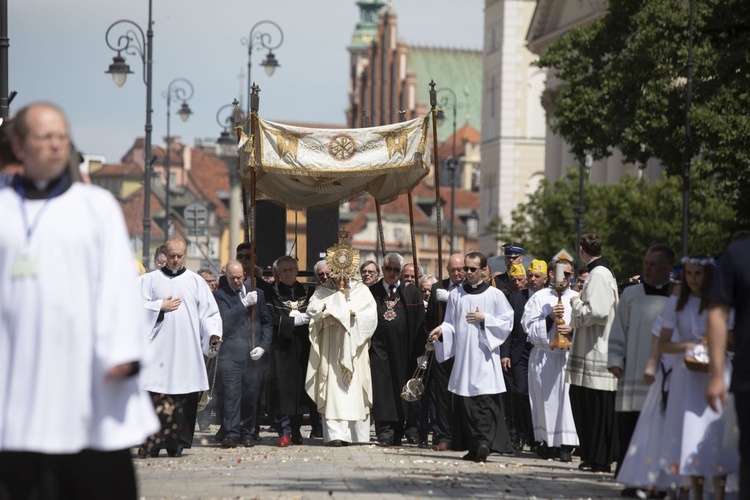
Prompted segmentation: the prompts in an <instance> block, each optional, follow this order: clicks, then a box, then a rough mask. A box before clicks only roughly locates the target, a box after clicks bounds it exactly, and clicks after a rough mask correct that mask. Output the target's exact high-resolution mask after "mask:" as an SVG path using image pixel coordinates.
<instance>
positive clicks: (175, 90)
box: [161, 78, 193, 238]
mask: <svg viewBox="0 0 750 500" xmlns="http://www.w3.org/2000/svg"><path fill="white" fill-rule="evenodd" d="M161 96H162V97H165V98H166V99H167V154H166V155H165V156H164V170H165V172H166V174H167V182H166V190H165V192H164V210H165V212H166V213H165V215H164V235H165V237H166V238H169V237H170V236H171V232H172V226H171V224H170V222H171V214H170V208H169V195H170V192H169V191H170V188H169V187H170V179H169V178H170V173H171V171H170V168H169V152H170V148H171V146H172V138H171V137H170V135H169V122H170V114H169V109H170V106H171V103H172V96H174V97H175V98H176V99H181V100H182V106H180V109H179V111H177V114H178V115H180V119H181V120H182V121H183V122H186V121H187V120H188V118H190V115H192V114H193V112H192V111H191V110H190V106H188V104H187V101H189V100H190V98H191V97H193V84H192V83H190V80H188V79H187V78H175V79H174V80H172V81H171V82H169V86H167V91H166V92H162V93H161Z"/></svg>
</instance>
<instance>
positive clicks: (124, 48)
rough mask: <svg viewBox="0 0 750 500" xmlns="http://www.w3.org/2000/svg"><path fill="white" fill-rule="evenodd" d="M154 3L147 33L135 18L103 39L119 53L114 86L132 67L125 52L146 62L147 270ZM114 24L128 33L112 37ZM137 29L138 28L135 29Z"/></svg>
mask: <svg viewBox="0 0 750 500" xmlns="http://www.w3.org/2000/svg"><path fill="white" fill-rule="evenodd" d="M151 4H152V0H149V1H148V24H147V27H146V35H145V36H144V34H143V30H142V29H141V27H140V26H138V25H137V24H136V23H134V22H133V21H130V20H128V19H121V20H119V21H115V22H114V23H112V24H111V25H110V26H109V28H107V33H106V34H105V35H104V40H105V41H106V42H107V46H108V47H109V48H110V49H112V50H114V51H115V52H117V55H116V56H114V57H113V58H112V64H110V65H109V69H108V70H107V71H106V72H105V73H109V74H111V75H112V80H114V82H115V85H117V86H118V87H122V86H123V84H124V83H125V79H126V78H127V76H128V74H130V73H132V71H130V66H128V64H127V63H125V58H124V57H122V53H123V52H124V53H125V54H129V55H134V56H135V55H137V56H140V58H141V62H142V63H143V83H145V84H146V126H145V131H146V138H145V146H144V147H145V158H144V165H143V261H142V262H143V266H144V267H145V268H146V269H148V268H149V264H150V253H151V248H150V247H151V169H152V165H151V163H152V161H151V129H152V126H151V88H152V82H153V75H152V63H153V50H154V44H153V42H154V40H153V38H154V30H153V21H152V20H151ZM115 26H122V27H123V28H124V29H125V32H124V33H123V34H122V35H120V36H118V37H117V38H116V39H114V40H115V41H114V43H112V41H111V40H110V37H109V34H110V32H111V31H112V29H113V28H114V27H115ZM136 30H137V31H136Z"/></svg>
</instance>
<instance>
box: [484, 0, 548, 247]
mask: <svg viewBox="0 0 750 500" xmlns="http://www.w3.org/2000/svg"><path fill="white" fill-rule="evenodd" d="M536 4H537V2H536V1H535V0H485V37H484V74H483V89H484V105H483V109H482V149H481V169H480V170H481V179H482V180H481V186H482V191H481V193H482V194H481V198H480V214H479V228H480V229H479V231H480V232H479V249H480V251H482V252H484V253H487V254H489V255H493V254H497V253H499V248H500V246H501V245H502V243H503V242H502V241H498V240H497V237H496V235H495V234H494V233H491V232H488V231H487V230H486V226H487V225H488V224H489V223H490V222H491V221H492V220H493V219H494V218H495V217H500V218H501V219H502V221H503V222H504V223H508V222H510V220H511V213H512V212H513V209H515V208H516V206H518V204H520V203H523V202H525V201H526V197H527V194H528V189H529V185H535V184H536V183H538V180H539V174H540V172H541V171H543V170H544V157H545V134H546V127H545V113H544V109H543V108H542V106H541V94H542V92H543V90H544V81H545V77H546V73H545V72H542V71H540V70H539V69H538V68H536V67H533V66H532V63H533V62H534V61H535V60H536V59H537V56H536V55H535V54H533V53H532V52H530V51H529V50H528V48H527V47H526V33H527V30H528V27H529V23H530V21H531V18H532V16H533V14H534V11H535V8H536Z"/></svg>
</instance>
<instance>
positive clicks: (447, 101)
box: [437, 87, 464, 255]
mask: <svg viewBox="0 0 750 500" xmlns="http://www.w3.org/2000/svg"><path fill="white" fill-rule="evenodd" d="M441 92H442V93H446V94H448V95H444V96H443V97H442V99H440V100H439V102H440V107H441V109H440V111H438V116H437V121H438V125H442V124H443V122H444V121H445V113H443V109H450V110H451V112H452V113H453V149H452V153H451V157H450V158H448V160H447V166H448V171H449V172H450V176H451V223H450V252H451V255H453V253H454V248H453V247H454V245H453V234H454V226H455V220H454V219H455V217H456V208H455V202H456V167H457V166H458V159H457V158H456V113H457V111H458V108H461V107H463V106H464V103H459V102H458V99H456V93H455V92H453V90H452V89H450V88H448V87H443V88H441V89H438V90H437V95H440V93H441ZM451 98H452V99H453V100H452V101H451Z"/></svg>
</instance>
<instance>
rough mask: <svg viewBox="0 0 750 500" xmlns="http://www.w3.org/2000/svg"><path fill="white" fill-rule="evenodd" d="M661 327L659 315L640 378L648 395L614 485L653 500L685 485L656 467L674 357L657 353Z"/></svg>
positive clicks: (674, 475) (666, 471) (677, 476)
mask: <svg viewBox="0 0 750 500" xmlns="http://www.w3.org/2000/svg"><path fill="white" fill-rule="evenodd" d="M675 291H676V292H678V293H679V286H676V287H675ZM674 293H675V292H674V291H673V294H674ZM661 328H662V317H661V316H659V317H657V318H656V320H655V321H654V325H653V327H652V328H651V333H652V334H653V335H654V336H653V339H654V342H652V344H651V354H650V355H649V359H648V362H647V363H646V369H645V370H644V372H643V379H644V380H645V382H646V383H647V384H649V389H648V394H647V395H646V400H645V401H644V403H643V408H642V409H641V414H640V416H639V417H638V423H637V425H636V426H635V430H634V431H633V437H632V438H631V439H630V444H629V446H628V450H627V452H626V453H625V459H624V460H623V463H622V466H621V467H620V471H619V472H618V474H617V482H619V483H623V484H625V485H626V486H629V487H635V488H639V489H641V490H644V491H645V492H649V493H650V494H651V495H652V496H655V497H658V494H657V492H660V491H661V492H665V491H668V490H671V489H674V488H675V487H678V486H684V485H685V483H686V480H685V479H684V478H683V476H680V475H679V474H677V473H676V472H674V471H670V470H668V469H667V468H663V467H660V465H659V456H660V453H661V446H662V439H661V438H662V435H663V433H664V415H665V409H666V404H667V401H668V397H667V396H668V394H669V384H670V380H671V375H672V368H673V364H674V358H675V356H676V355H675V354H661V352H660V351H659V336H660V335H661ZM675 337H676V335H673V336H672V338H673V339H674V338H675ZM679 361H680V362H681V360H679Z"/></svg>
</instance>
